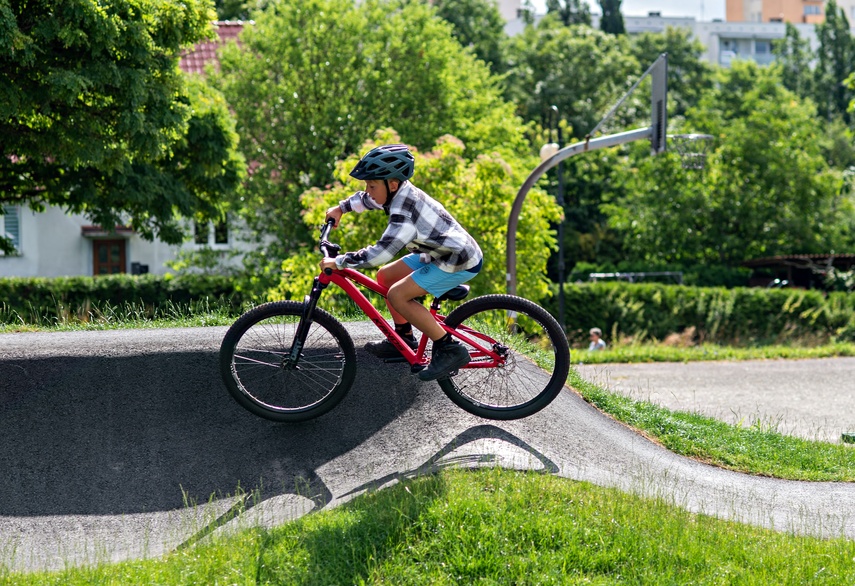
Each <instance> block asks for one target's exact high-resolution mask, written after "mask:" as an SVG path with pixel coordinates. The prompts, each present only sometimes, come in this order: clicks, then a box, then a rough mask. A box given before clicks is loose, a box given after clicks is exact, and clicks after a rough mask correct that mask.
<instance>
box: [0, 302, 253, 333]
mask: <svg viewBox="0 0 855 586" xmlns="http://www.w3.org/2000/svg"><path fill="white" fill-rule="evenodd" d="M235 319H237V316H236V315H235V314H234V310H233V309H232V308H231V307H229V306H228V305H225V304H221V303H218V302H212V303H209V302H208V300H207V299H205V300H202V301H198V302H193V303H187V304H180V303H171V302H170V303H166V304H164V305H163V306H162V307H157V308H152V307H146V306H145V305H142V304H137V303H125V304H122V305H119V306H113V305H94V306H86V307H78V308H75V309H73V310H72V309H70V308H67V307H62V306H58V307H57V308H55V309H54V310H52V311H50V312H46V311H43V310H35V309H33V310H32V311H31V312H29V314H27V315H21V314H19V313H18V312H16V311H10V310H8V309H7V308H6V307H5V306H4V305H2V304H0V334H2V333H13V332H37V331H48V332H64V331H65V332H67V331H87V330H117V329H152V328H191V327H206V326H225V325H231V324H232V323H233V322H234V321H235Z"/></svg>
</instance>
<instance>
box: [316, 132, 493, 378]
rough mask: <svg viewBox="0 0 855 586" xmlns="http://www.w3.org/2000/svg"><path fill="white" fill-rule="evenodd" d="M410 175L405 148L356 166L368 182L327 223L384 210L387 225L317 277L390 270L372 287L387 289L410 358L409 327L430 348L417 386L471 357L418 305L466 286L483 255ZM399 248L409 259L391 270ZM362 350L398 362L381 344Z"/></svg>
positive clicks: (383, 150) (383, 149) (384, 150)
mask: <svg viewBox="0 0 855 586" xmlns="http://www.w3.org/2000/svg"><path fill="white" fill-rule="evenodd" d="M414 171H415V159H414V158H413V155H412V153H410V151H409V149H408V148H407V146H406V145H403V144H390V145H384V146H379V147H377V148H374V149H372V150H371V151H370V152H369V153H368V154H366V155H365V156H364V157H363V158H362V159H361V160H360V161H359V162H358V163H357V165H356V167H354V169H353V171H351V172H350V175H351V177H354V178H356V179H360V180H364V181H365V191H358V192H356V193H355V194H353V195H352V196H351V197H350V198H348V199H345V200H342V201H341V202H339V205H338V206H335V207H332V208H330V209H329V210H327V213H326V217H327V220H332V221H333V222H334V225H335V226H338V224H339V221H340V220H341V217H342V215H343V214H345V213H346V212H356V213H361V212H364V211H366V210H383V211H385V212H386V214H387V215H388V216H389V224H388V225H387V227H386V230H385V231H384V232H383V235H382V236H381V237H380V239H379V240H378V241H377V243H376V244H374V245H372V246H368V247H366V248H363V249H362V250H359V251H356V252H348V253H345V254H341V255H338V256H337V257H335V258H334V259H332V258H325V259H324V260H322V261H321V269H342V268H365V267H376V266H379V265H383V264H384V263H389V264H385V265H384V266H382V267H381V268H380V269H379V271H378V273H377V281H378V282H379V283H380V284H381V285H383V286H385V287H388V288H389V292H388V295H387V297H386V305H387V307H388V308H389V312H390V313H391V314H392V320H393V322H394V324H395V331H396V332H397V333H398V334H399V335H400V336H401V337H402V338H403V339H404V340H405V341H406V342H407V344H408V345H410V347H412V348H413V349H414V350H415V349H416V348H417V347H418V341H417V340H416V338H415V336H414V335H413V326H415V327H416V328H417V329H418V330H420V331H421V332H423V333H424V334H425V335H427V336H428V337H429V338H430V339H431V340H432V341H433V354H432V359H431V362H430V364H429V365H428V367H427V368H425V369H423V370H421V371H419V373H418V377H419V378H420V379H421V380H423V381H431V380H436V379H440V378H443V377H446V376H448V374H449V373H451V372H452V371H454V370H457V369H458V368H460V367H461V366H463V365H465V364H467V363H468V362H469V360H470V356H469V353H468V351H467V350H466V348H464V347H463V346H462V345H461V344H459V343H458V342H457V341H455V340H453V339H452V338H451V336H450V335H448V334H447V333H446V332H445V330H443V329H442V327H441V326H440V325H439V324H438V323H437V322H436V320H435V319H434V317H433V316H432V315H431V314H430V311H429V310H428V309H427V308H426V307H425V306H424V305H422V304H421V303H420V302H419V301H417V300H416V298H418V297H423V296H425V295H428V294H430V295H433V296H440V295H442V294H444V293H446V292H447V291H449V290H451V289H453V288H454V287H456V286H457V285H461V284H463V283H465V282H467V281H469V280H470V279H472V278H473V277H474V276H475V275H477V274H478V272H479V271H480V270H481V266H482V264H483V254H482V252H481V248H480V247H479V246H478V243H477V242H476V241H475V239H474V238H472V236H470V235H469V234H468V233H467V232H466V230H464V229H463V227H462V226H461V225H460V224H459V223H458V222H457V221H456V220H455V219H454V218H453V217H452V216H451V214H449V213H448V211H447V210H446V209H445V208H444V207H443V206H442V204H440V203H439V202H437V201H436V200H435V199H433V198H431V197H430V196H429V195H427V194H426V193H425V192H424V191H422V190H421V189H419V188H417V187H416V186H414V185H413V184H412V183H410V181H409V179H410V178H411V177H412V176H413V173H414ZM404 248H406V249H407V250H408V251H409V252H410V254H408V255H407V256H405V257H403V258H401V259H398V260H396V261H394V262H390V261H392V259H393V258H394V257H395V255H396V254H398V252H400V251H401V250H402V249H404ZM365 349H366V350H368V351H369V352H370V353H372V354H374V355H375V356H378V357H380V358H395V357H399V356H401V354H400V352H399V351H398V350H397V349H396V348H395V347H394V346H393V345H392V344H391V343H390V342H389V341H388V340H385V339H384V340H381V341H377V342H369V343H368V344H366V345H365Z"/></svg>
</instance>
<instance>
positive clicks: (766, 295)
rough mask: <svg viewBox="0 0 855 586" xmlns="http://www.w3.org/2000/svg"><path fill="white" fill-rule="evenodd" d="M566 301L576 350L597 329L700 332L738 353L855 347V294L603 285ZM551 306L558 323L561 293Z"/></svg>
mask: <svg viewBox="0 0 855 586" xmlns="http://www.w3.org/2000/svg"><path fill="white" fill-rule="evenodd" d="M564 295H565V322H566V324H565V325H566V328H567V332H568V336H569V337H570V338H571V340H573V341H576V342H581V341H583V340H586V339H587V337H588V330H589V329H590V328H591V327H595V326H596V327H599V328H601V329H602V330H603V332H605V333H607V334H608V335H609V336H611V337H612V338H614V337H621V336H627V337H633V338H636V339H656V340H663V339H665V338H666V337H667V336H668V335H670V334H674V333H681V332H685V331H687V330H689V329H690V328H694V330H695V335H696V337H697V338H698V339H699V340H701V341H707V342H715V343H720V344H730V345H745V344H768V343H786V342H795V341H799V342H801V341H816V342H827V341H855V294H853V293H843V292H836V293H828V294H826V293H823V292H821V291H815V290H800V289H763V288H749V287H737V288H733V289H726V288H723V287H688V286H681V285H666V284H632V283H625V282H597V283H575V284H567V285H565V287H564ZM543 305H544V306H545V307H547V308H548V309H549V310H550V311H551V312H552V314H553V315H556V316H557V315H558V286H557V285H554V286H553V287H552V297H551V298H550V299H548V300H546V301H544V302H543Z"/></svg>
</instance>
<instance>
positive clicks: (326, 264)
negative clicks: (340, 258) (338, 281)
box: [321, 258, 338, 270]
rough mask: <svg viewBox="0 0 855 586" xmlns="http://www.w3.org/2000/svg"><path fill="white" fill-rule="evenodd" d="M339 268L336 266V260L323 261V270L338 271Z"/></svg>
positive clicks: (327, 259) (326, 259)
mask: <svg viewBox="0 0 855 586" xmlns="http://www.w3.org/2000/svg"><path fill="white" fill-rule="evenodd" d="M337 268H338V267H337V266H336V264H335V259H334V258H325V259H324V260H322V261H321V270H324V269H332V270H336V269H337Z"/></svg>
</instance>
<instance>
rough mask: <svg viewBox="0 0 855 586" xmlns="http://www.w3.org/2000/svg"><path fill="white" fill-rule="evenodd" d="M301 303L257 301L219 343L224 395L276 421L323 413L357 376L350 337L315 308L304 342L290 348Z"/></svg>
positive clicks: (331, 317) (302, 305) (324, 313)
mask: <svg viewBox="0 0 855 586" xmlns="http://www.w3.org/2000/svg"><path fill="white" fill-rule="evenodd" d="M303 307H304V304H303V303H297V302H294V301H277V302H274V303H266V304H264V305H260V306H258V307H256V308H254V309H252V310H250V311H248V312H247V313H245V314H244V315H242V316H241V317H240V318H238V320H237V321H236V322H235V323H234V325H232V327H231V328H229V330H228V332H226V335H225V337H224V338H223V342H222V345H221V346H220V372H221V374H222V376H223V381H224V382H225V383H226V388H228V390H229V393H231V395H232V397H234V399H235V400H236V401H237V402H238V403H239V404H240V405H241V406H242V407H244V408H245V409H247V410H248V411H250V412H251V413H253V414H255V415H258V416H259V417H264V418H265V419H270V420H272V421H278V422H296V421H305V420H307V419H312V418H314V417H318V416H319V415H323V414H324V413H326V412H327V411H329V410H330V409H332V408H333V407H335V406H336V405H337V404H338V403H339V401H341V400H342V399H343V398H344V396H345V395H346V394H347V391H348V390H349V389H350V387H351V385H352V384H353V379H354V376H355V375H356V350H355V349H354V347H353V340H352V339H351V337H350V334H348V333H347V330H346V329H344V326H343V325H341V322H339V321H338V320H337V319H335V318H334V317H333V316H331V315H330V314H329V313H327V312H325V311H323V310H322V309H317V308H316V309H315V311H314V315H313V320H312V324H311V326H310V328H309V333H308V335H307V336H306V342H305V344H304V346H303V348H302V350H301V352H300V354H299V358H298V359H297V360H296V361H294V360H292V357H291V348H292V346H293V343H294V338H295V336H296V333H297V326H298V325H299V323H300V317H301V316H302V315H303Z"/></svg>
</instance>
